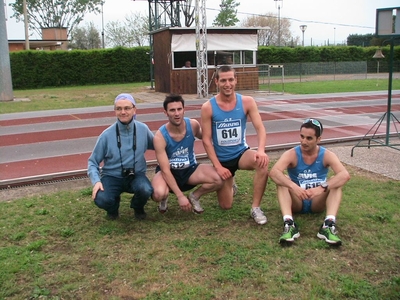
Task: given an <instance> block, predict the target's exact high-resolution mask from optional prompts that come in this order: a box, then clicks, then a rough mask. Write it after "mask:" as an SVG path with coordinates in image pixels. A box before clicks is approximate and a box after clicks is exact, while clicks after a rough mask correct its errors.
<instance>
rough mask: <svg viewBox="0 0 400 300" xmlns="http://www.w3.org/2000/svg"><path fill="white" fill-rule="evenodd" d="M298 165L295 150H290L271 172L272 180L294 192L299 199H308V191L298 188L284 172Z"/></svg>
mask: <svg viewBox="0 0 400 300" xmlns="http://www.w3.org/2000/svg"><path fill="white" fill-rule="evenodd" d="M296 164H297V156H296V152H295V150H294V149H293V148H292V149H290V150H287V151H285V152H284V153H283V154H282V156H281V157H280V158H279V159H278V161H277V162H276V163H275V165H274V166H273V167H272V169H271V171H270V172H269V176H270V178H271V179H272V180H273V181H274V182H275V184H276V185H279V186H283V187H286V188H288V189H289V190H291V191H293V193H294V194H295V195H296V196H297V197H298V198H299V199H302V200H304V199H307V197H308V196H307V193H306V190H305V189H303V188H301V187H300V186H298V185H297V184H296V183H295V182H293V181H292V180H291V179H290V178H289V176H286V175H285V173H284V171H285V170H286V169H287V168H288V167H293V166H295V165H296Z"/></svg>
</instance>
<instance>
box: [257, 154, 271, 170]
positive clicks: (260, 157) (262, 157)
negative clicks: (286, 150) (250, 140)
mask: <svg viewBox="0 0 400 300" xmlns="http://www.w3.org/2000/svg"><path fill="white" fill-rule="evenodd" d="M254 161H255V162H256V163H257V165H258V167H259V168H265V167H268V164H269V157H268V155H267V154H266V153H265V152H264V151H257V152H256V153H255V154H254Z"/></svg>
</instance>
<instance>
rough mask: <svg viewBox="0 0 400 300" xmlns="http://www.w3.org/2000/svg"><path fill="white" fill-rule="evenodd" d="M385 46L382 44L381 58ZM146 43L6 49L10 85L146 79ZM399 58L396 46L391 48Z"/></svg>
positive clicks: (279, 56) (274, 57)
mask: <svg viewBox="0 0 400 300" xmlns="http://www.w3.org/2000/svg"><path fill="white" fill-rule="evenodd" d="M376 49H377V47H356V46H326V47H296V48H290V47H265V46H261V47H259V48H258V52H257V64H259V65H261V64H273V63H280V64H282V63H296V62H339V61H341V62H343V61H373V60H375V59H374V58H372V56H373V55H374V54H375V51H376ZM389 51H390V49H389V46H386V47H383V48H382V52H383V54H384V55H385V58H384V59H383V60H384V61H387V62H388V60H389ZM149 52H150V47H136V48H122V47H117V48H113V49H96V50H72V51H35V50H30V51H19V52H11V53H10V65H11V74H12V82H13V88H14V89H31V88H43V87H60V86H74V85H79V86H82V85H96V84H106V83H107V84H110V83H129V82H146V81H150V57H149V54H148V53H149ZM394 61H395V62H398V61H400V46H396V47H395V48H394Z"/></svg>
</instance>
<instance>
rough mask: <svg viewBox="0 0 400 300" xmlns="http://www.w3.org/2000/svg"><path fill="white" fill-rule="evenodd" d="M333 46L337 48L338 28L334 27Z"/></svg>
mask: <svg viewBox="0 0 400 300" xmlns="http://www.w3.org/2000/svg"><path fill="white" fill-rule="evenodd" d="M333 46H336V27H333Z"/></svg>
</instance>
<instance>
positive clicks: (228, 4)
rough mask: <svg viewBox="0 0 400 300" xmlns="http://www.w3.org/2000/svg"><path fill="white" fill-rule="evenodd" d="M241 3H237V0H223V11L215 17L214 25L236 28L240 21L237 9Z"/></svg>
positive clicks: (221, 5)
mask: <svg viewBox="0 0 400 300" xmlns="http://www.w3.org/2000/svg"><path fill="white" fill-rule="evenodd" d="M239 5H240V3H236V2H235V0H221V4H220V7H221V11H220V12H219V14H218V15H217V16H216V17H215V19H214V22H213V25H214V26H222V27H228V26H235V25H236V23H237V22H239V19H238V18H237V17H236V15H237V9H236V7H238V6H239Z"/></svg>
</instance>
